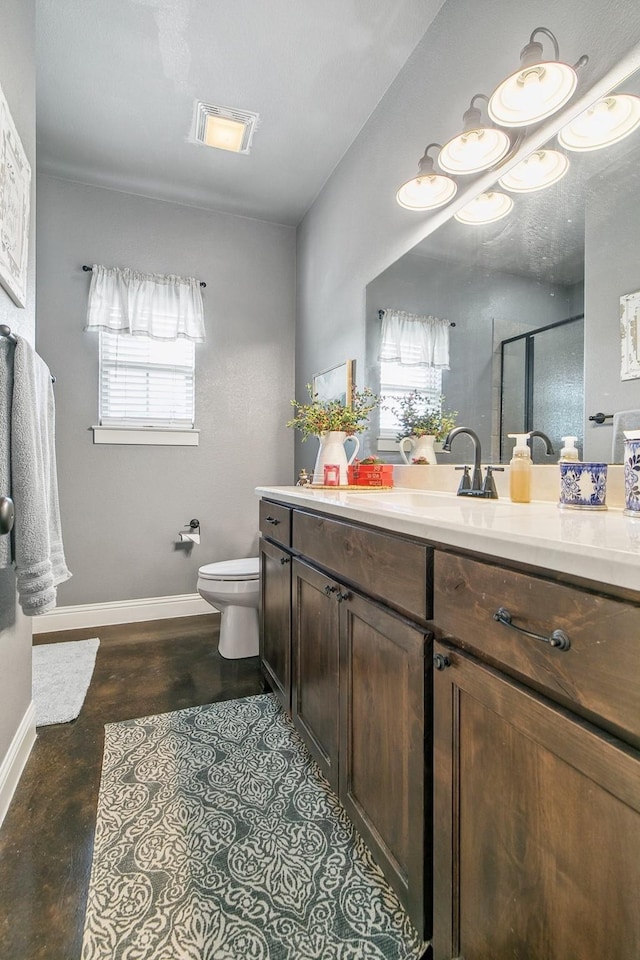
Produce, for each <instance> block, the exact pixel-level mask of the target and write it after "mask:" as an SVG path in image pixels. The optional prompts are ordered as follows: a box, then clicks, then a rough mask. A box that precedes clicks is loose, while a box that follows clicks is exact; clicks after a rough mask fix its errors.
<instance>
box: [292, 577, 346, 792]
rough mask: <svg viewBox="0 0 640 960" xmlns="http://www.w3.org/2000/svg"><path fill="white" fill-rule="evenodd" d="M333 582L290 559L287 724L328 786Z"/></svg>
mask: <svg viewBox="0 0 640 960" xmlns="http://www.w3.org/2000/svg"><path fill="white" fill-rule="evenodd" d="M339 592H340V587H339V585H338V584H337V583H336V582H335V581H334V580H332V579H331V578H330V577H327V576H326V575H325V574H324V573H321V572H320V571H318V570H316V569H314V568H313V567H311V566H309V564H307V563H303V562H302V561H301V560H297V559H296V560H294V561H293V615H294V630H293V649H294V656H293V662H294V668H293V691H292V716H293V722H294V724H295V725H296V727H297V728H298V730H299V731H300V733H301V734H302V735H303V737H304V739H305V741H306V743H307V746H308V747H309V750H310V752H311V754H312V755H313V757H314V759H315V760H316V762H317V764H318V766H319V767H320V769H321V770H322V773H323V774H324V776H325V777H326V778H327V780H328V781H329V783H330V784H331V786H332V787H333V788H334V789H335V790H336V792H337V791H338V789H339V783H338V746H339V743H338V736H339V720H338V711H339V706H340V703H339V685H338V684H339V679H338V664H339V652H338V651H339V614H340V607H339V605H338V602H337V600H336V596H337V594H338V593H339Z"/></svg>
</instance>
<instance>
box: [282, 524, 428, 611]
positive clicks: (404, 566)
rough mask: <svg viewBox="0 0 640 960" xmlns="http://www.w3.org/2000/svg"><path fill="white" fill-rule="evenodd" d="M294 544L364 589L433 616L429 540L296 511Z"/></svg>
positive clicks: (320, 563) (403, 606)
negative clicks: (410, 537) (422, 540)
mask: <svg viewBox="0 0 640 960" xmlns="http://www.w3.org/2000/svg"><path fill="white" fill-rule="evenodd" d="M293 548H294V550H297V551H299V552H300V553H301V554H303V555H304V556H305V557H306V558H308V559H309V560H311V561H312V562H314V563H317V564H319V565H320V566H322V567H325V568H326V569H327V570H330V571H331V572H332V573H334V574H335V576H336V577H338V579H342V580H344V581H346V582H347V583H349V584H352V585H353V586H354V587H360V588H361V589H362V591H363V592H364V593H367V594H369V595H370V596H373V597H376V598H378V599H380V600H384V601H385V602H386V603H388V604H390V605H391V606H394V607H396V608H398V609H400V610H402V611H404V612H406V613H408V614H410V615H411V616H413V617H418V618H420V619H422V620H428V619H429V618H430V616H431V590H430V585H431V571H432V563H433V550H432V549H431V548H430V547H427V546H426V544H420V543H416V542H414V541H412V540H403V539H402V538H401V537H395V536H393V535H390V534H386V533H378V532H377V531H375V530H369V529H367V528H366V527H360V526H358V525H357V524H352V523H348V522H344V521H341V520H333V519H330V518H329V517H319V516H316V515H313V514H309V513H304V512H302V511H299V510H296V511H295V513H294V517H293Z"/></svg>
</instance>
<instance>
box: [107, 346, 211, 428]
mask: <svg viewBox="0 0 640 960" xmlns="http://www.w3.org/2000/svg"><path fill="white" fill-rule="evenodd" d="M99 362H100V373H99V377H100V387H99V410H100V427H103V428H121V430H122V429H125V430H128V429H130V428H142V429H143V430H147V431H149V434H151V433H152V432H153V428H155V431H156V432H157V434H158V436H159V439H157V440H154V439H152V437H151V436H149V439H148V440H147V442H152V443H153V442H160V443H168V442H173V443H181V444H182V443H190V444H191V443H197V439H195V440H193V439H192V440H188V439H186V438H184V439H182V440H181V439H179V438H178V439H174V440H170V439H169V440H167V439H166V436H167V435H168V431H171V432H175V431H184V432H187V431H189V432H194V431H193V427H194V421H195V402H194V392H195V350H194V344H193V341H191V340H186V339H184V338H179V339H177V340H170V341H167V340H153V339H151V338H150V337H144V336H135V337H134V336H130V335H129V334H119V333H110V332H108V331H105V330H101V331H100V357H99ZM98 429H99V428H98ZM140 432H141V431H140V429H139V430H137V431H136V433H137V434H139V433H140ZM162 438H164V439H162ZM94 439H95V436H94ZM139 440H140V438H139V436H136V437H130V438H128V439H127V438H126V437H125V439H122V438H121V437H120V438H119V439H117V440H116V439H113V435H112V437H111V438H110V437H108V436H107V435H105V436H104V438H101V439H96V442H101V443H105V442H130V443H135V442H139Z"/></svg>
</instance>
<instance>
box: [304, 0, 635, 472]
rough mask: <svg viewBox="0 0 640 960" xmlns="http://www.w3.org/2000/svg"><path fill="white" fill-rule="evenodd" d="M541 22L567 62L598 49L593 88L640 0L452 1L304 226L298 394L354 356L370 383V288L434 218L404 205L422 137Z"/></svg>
mask: <svg viewBox="0 0 640 960" xmlns="http://www.w3.org/2000/svg"><path fill="white" fill-rule="evenodd" d="M540 24H543V25H546V26H549V27H550V28H551V29H553V31H554V33H556V35H557V37H558V38H559V42H560V54H561V58H562V59H566V60H567V61H568V62H570V63H575V62H576V60H577V59H578V57H579V56H580V55H581V54H582V53H588V54H589V55H590V61H589V64H588V66H587V67H586V68H585V70H583V71H581V76H580V83H581V87H583V88H586V87H588V86H589V85H590V84H591V83H593V82H595V81H596V80H597V79H599V78H601V77H603V76H604V75H605V74H606V72H607V71H608V70H609V69H610V67H611V66H612V64H614V63H616V62H617V61H618V60H619V59H620V57H621V56H622V55H623V54H625V53H627V52H628V51H629V50H630V48H631V47H632V46H633V45H634V44H635V43H636V42H637V38H638V37H639V36H640V4H637V3H635V2H632V0H624V2H620V0H604V2H603V0H597V2H596V0H588V2H585V0H566V2H564V3H562V4H558V3H556V2H555V0H554V2H552V0H534V2H528V3H524V2H522V0H517V2H514V0H485V2H484V3H482V5H481V9H480V8H479V6H478V4H472V3H471V2H470V0H447V3H446V4H445V5H444V7H443V8H442V9H441V11H440V13H439V15H438V16H437V18H436V19H435V21H434V23H433V24H432V26H431V27H430V28H429V30H428V31H427V33H426V34H425V36H424V38H423V40H422V41H421V42H420V44H419V45H418V46H417V47H416V49H415V51H414V53H413V54H412V56H411V57H410V58H409V60H408V61H407V63H406V65H405V67H404V68H403V70H402V71H401V72H400V73H399V74H398V77H397V78H396V80H395V82H394V83H393V84H392V86H391V87H390V89H389V90H388V92H387V94H386V95H385V97H384V98H383V99H382V100H381V102H380V104H379V105H378V107H377V109H376V110H375V112H374V113H373V114H372V116H371V117H370V119H369V121H368V122H367V124H366V125H365V126H364V128H363V129H362V131H361V132H360V134H359V136H358V138H357V139H356V140H355V141H354V143H353V145H352V146H351V148H350V149H349V151H348V152H347V153H346V154H345V156H344V158H343V159H342V161H341V163H340V165H339V166H338V167H337V168H336V170H335V171H334V173H333V175H332V177H331V178H330V179H329V181H328V182H327V184H326V185H325V188H324V189H323V191H322V193H321V194H320V195H319V197H318V198H317V200H316V202H315V203H314V205H313V207H312V208H311V210H310V211H309V212H308V214H307V216H306V217H305V219H304V221H303V223H302V224H301V226H300V227H299V230H298V237H299V239H298V293H297V296H298V321H297V340H296V393H297V396H299V397H302V396H304V385H305V383H306V382H307V381H308V380H309V379H310V377H311V375H312V374H313V373H314V371H316V370H318V369H323V368H325V367H329V366H331V365H332V364H335V363H339V362H340V361H341V360H344V359H345V358H347V357H353V358H355V359H356V364H357V378H358V380H359V381H362V380H363V366H364V362H365V330H366V311H365V287H366V285H367V284H368V283H369V282H370V281H371V280H372V279H373V278H374V277H375V276H377V275H378V274H379V273H381V272H382V271H383V270H384V269H386V268H387V267H388V266H389V265H390V264H391V263H393V262H394V261H395V260H397V259H398V258H399V257H400V256H402V255H404V254H405V253H406V252H407V251H408V250H410V249H411V248H412V247H413V246H414V245H415V244H416V243H417V242H418V241H419V240H421V239H422V238H423V236H424V235H425V233H426V232H427V226H428V223H429V215H428V214H427V215H423V214H415V213H413V212H411V211H407V210H403V209H402V208H401V207H399V206H398V204H397V203H396V200H395V193H396V190H397V188H398V186H399V185H400V184H401V183H402V182H403V181H405V180H407V179H408V178H409V177H411V176H414V175H415V171H416V167H417V162H418V159H419V158H420V156H421V155H422V153H423V151H424V147H425V144H426V143H429V142H430V141H438V142H443V138H444V139H446V138H448V137H450V136H452V135H454V134H455V133H456V132H457V130H458V129H459V127H460V125H461V118H462V114H463V112H464V110H465V109H466V108H467V106H468V104H469V99H470V97H471V96H472V95H473V94H474V93H476V92H477V91H485V92H490V89H491V87H492V85H493V84H495V83H497V82H498V81H499V80H500V79H501V78H502V77H503V76H506V75H507V74H509V73H510V72H512V70H513V69H514V67H515V66H516V65H517V62H518V55H519V52H520V50H521V49H522V46H523V45H524V43H525V42H526V40H527V38H528V37H529V35H530V33H531V31H532V30H533V29H534V28H535V27H536V26H538V25H540ZM461 64H462V65H463V69H461V67H460V65H461ZM436 215H437V214H436ZM300 459H301V462H303V460H302V458H300Z"/></svg>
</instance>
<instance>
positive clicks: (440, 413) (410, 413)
mask: <svg viewBox="0 0 640 960" xmlns="http://www.w3.org/2000/svg"><path fill="white" fill-rule="evenodd" d="M391 401H393V406H390V407H389V409H390V410H391V413H392V414H393V415H394V417H396V418H397V420H398V423H399V427H400V430H399V432H398V434H397V435H396V440H398V442H399V444H400V453H401V456H402V459H403V460H404V462H405V463H407V464H408V463H409V460H408V459H407V456H406V453H405V450H404V445H405V442H408V443H409V444H410V445H411V448H412V452H413V453H414V454H415V456H414V457H413V458H412V460H411V463H414V464H429V463H435V462H436V455H435V449H434V443H435V442H436V441H439V440H444V438H445V437H446V436H447V434H448V433H449V432H450V431H451V430H453V428H454V427H455V425H456V417H457V416H458V414H457V411H455V410H445V409H444V405H443V404H444V397H443V396H439V397H433V396H430V395H428V394H424V393H420V391H419V390H412V391H411V392H410V393H406V394H403V395H402V396H399V397H398V396H396V397H391Z"/></svg>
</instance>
